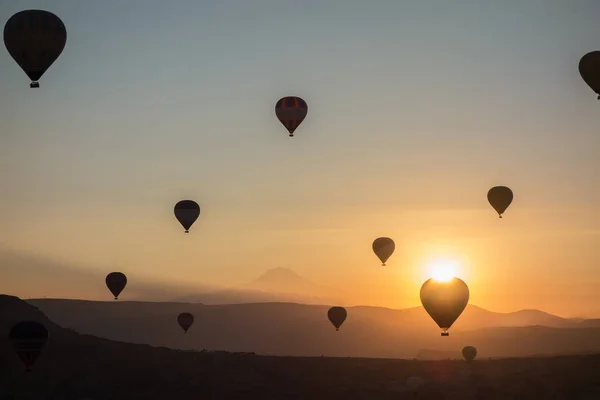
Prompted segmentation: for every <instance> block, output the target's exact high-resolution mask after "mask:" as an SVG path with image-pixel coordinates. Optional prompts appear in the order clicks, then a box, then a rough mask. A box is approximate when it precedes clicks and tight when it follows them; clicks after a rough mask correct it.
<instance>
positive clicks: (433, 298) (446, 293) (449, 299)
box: [421, 278, 469, 336]
mask: <svg viewBox="0 0 600 400" xmlns="http://www.w3.org/2000/svg"><path fill="white" fill-rule="evenodd" d="M468 302H469V288H468V287H467V284H466V283H464V282H463V281H462V280H461V279H459V278H452V280H451V281H449V282H438V281H436V280H435V279H433V278H431V279H428V280H427V281H425V283H424V284H423V286H422V287H421V304H423V308H425V311H427V313H428V314H429V316H430V317H431V318H432V319H433V320H434V321H435V323H436V324H437V325H438V326H439V327H440V328H442V336H448V335H449V333H448V329H449V328H450V327H451V326H452V324H453V323H454V321H456V320H457V319H458V317H459V316H460V314H462V312H463V311H464V309H465V307H466V306H467V303H468Z"/></svg>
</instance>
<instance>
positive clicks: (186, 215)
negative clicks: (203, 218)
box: [174, 200, 200, 233]
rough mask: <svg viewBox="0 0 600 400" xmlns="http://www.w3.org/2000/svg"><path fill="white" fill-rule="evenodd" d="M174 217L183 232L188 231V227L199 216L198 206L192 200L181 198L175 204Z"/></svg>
mask: <svg viewBox="0 0 600 400" xmlns="http://www.w3.org/2000/svg"><path fill="white" fill-rule="evenodd" d="M174 211H175V218H177V221H179V223H180V224H181V225H182V226H183V228H184V229H185V233H189V232H190V228H191V227H192V225H193V224H194V222H196V220H197V219H198V217H199V216H200V206H199V205H198V203H196V202H195V201H194V200H181V201H180V202H178V203H177V204H175V210H174Z"/></svg>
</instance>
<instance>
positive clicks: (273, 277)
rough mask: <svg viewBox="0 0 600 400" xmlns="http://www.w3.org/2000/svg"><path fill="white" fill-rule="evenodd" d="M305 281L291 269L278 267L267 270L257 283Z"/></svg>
mask: <svg viewBox="0 0 600 400" xmlns="http://www.w3.org/2000/svg"><path fill="white" fill-rule="evenodd" d="M294 280H304V278H302V277H301V276H300V275H298V274H297V273H296V272H294V271H293V270H292V269H290V268H284V267H277V268H271V269H268V270H266V271H265V272H264V273H263V274H262V275H261V276H259V277H258V278H257V279H256V281H255V282H258V281H262V282H265V281H294Z"/></svg>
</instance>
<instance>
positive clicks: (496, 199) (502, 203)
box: [487, 186, 513, 218]
mask: <svg viewBox="0 0 600 400" xmlns="http://www.w3.org/2000/svg"><path fill="white" fill-rule="evenodd" d="M487 198H488V201H489V202H490V204H491V205H492V207H494V210H496V212H497V213H498V217H499V218H502V214H504V212H505V211H506V209H507V208H508V206H510V203H512V201H513V192H512V190H510V189H509V188H507V187H506V186H494V187H493V188H491V189H490V190H489V191H488V194H487Z"/></svg>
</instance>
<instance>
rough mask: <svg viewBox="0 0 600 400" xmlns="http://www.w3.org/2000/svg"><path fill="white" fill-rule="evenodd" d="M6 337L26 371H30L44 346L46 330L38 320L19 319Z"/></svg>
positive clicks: (46, 336) (46, 335) (46, 339)
mask: <svg viewBox="0 0 600 400" xmlns="http://www.w3.org/2000/svg"><path fill="white" fill-rule="evenodd" d="M8 339H9V341H10V342H11V344H12V347H13V350H14V351H15V353H17V355H18V356H19V358H20V359H21V361H22V362H23V364H25V367H26V368H27V371H30V370H31V367H32V366H33V364H35V361H36V360H37V358H38V357H39V355H40V354H41V352H42V350H43V349H44V347H45V346H46V342H47V341H48V330H46V327H45V326H44V325H42V324H40V323H39V322H35V321H21V322H19V323H18V324H16V325H14V326H13V327H12V328H11V330H10V333H9V334H8Z"/></svg>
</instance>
